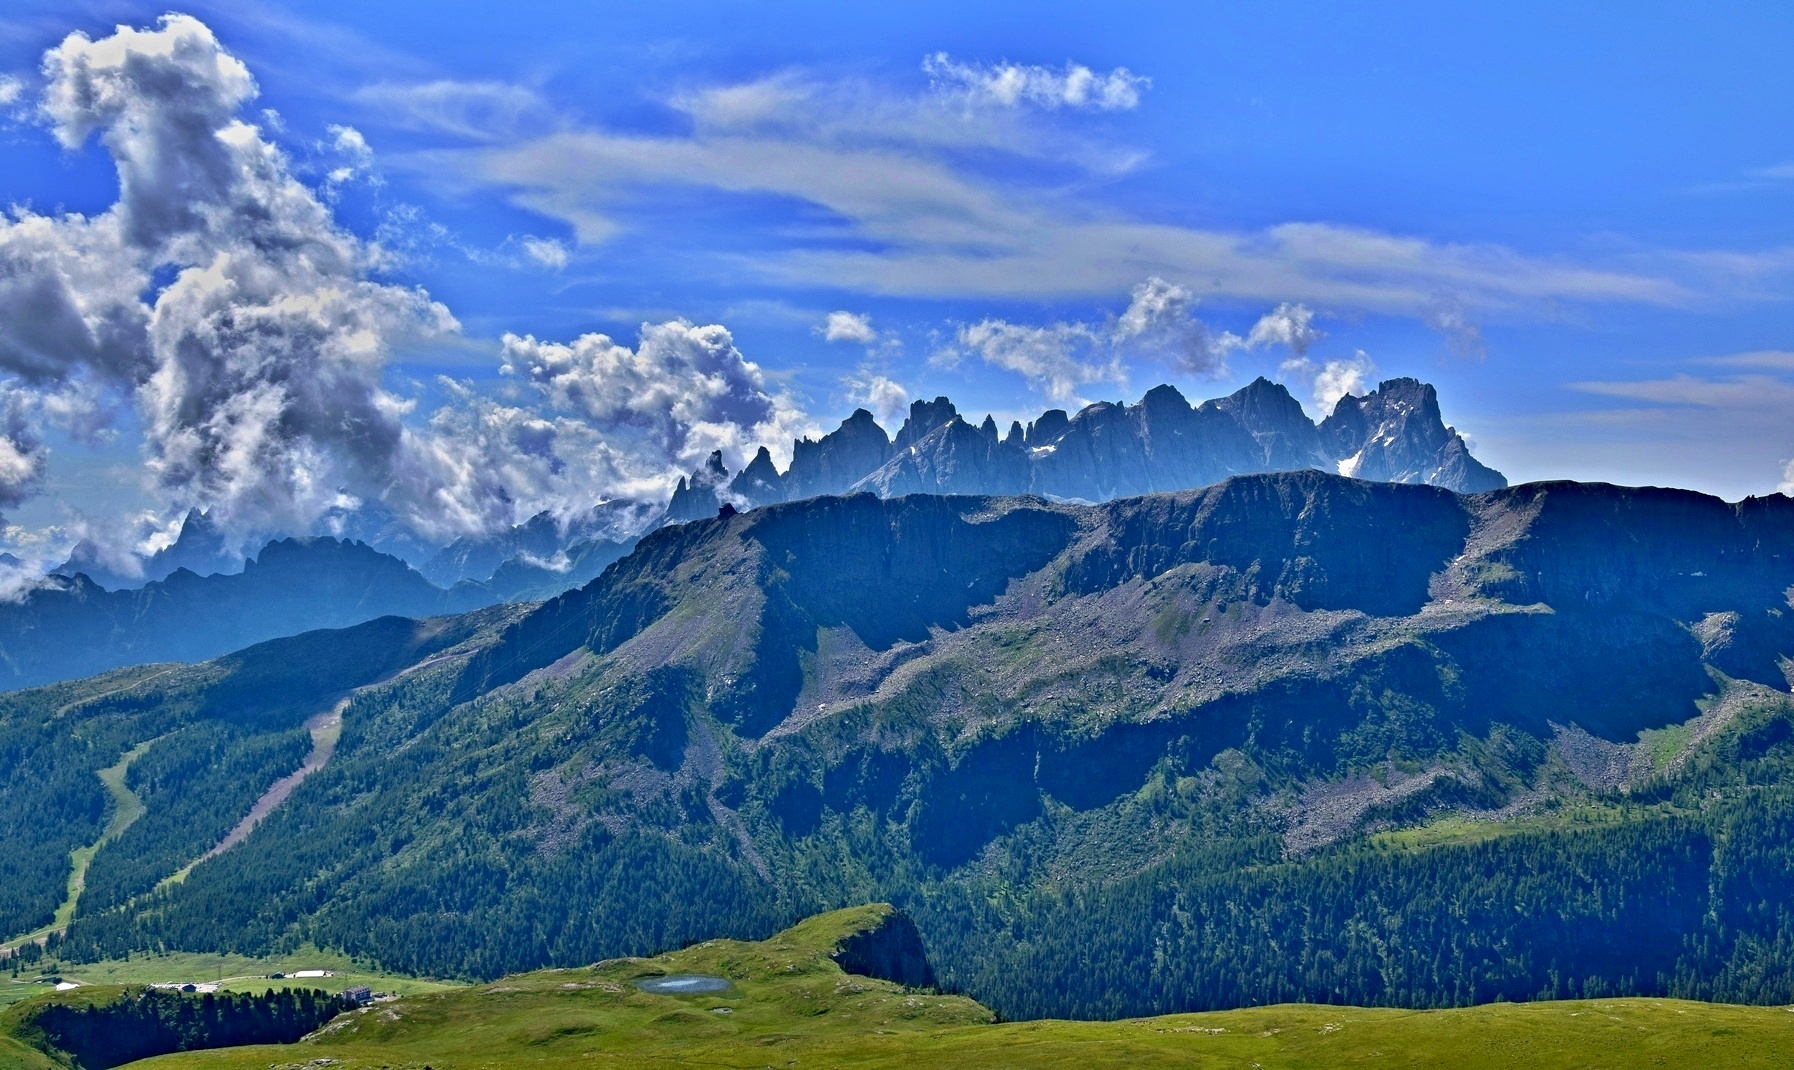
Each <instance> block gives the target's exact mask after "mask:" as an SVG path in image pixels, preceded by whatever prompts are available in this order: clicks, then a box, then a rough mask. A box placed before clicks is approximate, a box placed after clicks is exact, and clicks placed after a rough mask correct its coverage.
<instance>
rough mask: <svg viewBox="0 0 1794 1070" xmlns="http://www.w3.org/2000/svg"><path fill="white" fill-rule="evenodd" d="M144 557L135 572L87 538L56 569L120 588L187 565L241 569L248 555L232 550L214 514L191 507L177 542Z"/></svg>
mask: <svg viewBox="0 0 1794 1070" xmlns="http://www.w3.org/2000/svg"><path fill="white" fill-rule="evenodd" d="M140 561H141V566H142V571H141V572H140V573H137V574H135V575H133V574H132V573H131V572H130V571H129V570H128V569H125V568H115V567H114V566H113V564H112V560H111V559H110V558H109V556H108V555H107V554H105V553H103V552H102V551H101V550H100V548H99V547H98V546H96V545H95V544H94V543H92V542H90V541H88V540H86V539H83V540H82V541H81V542H79V543H77V544H76V545H75V548H74V549H73V550H72V551H71V552H70V553H69V559H68V560H67V561H65V562H63V563H62V564H61V565H59V566H58V567H57V568H56V569H55V572H56V574H57V575H61V576H74V575H75V574H77V573H85V574H86V575H87V577H88V578H89V579H91V580H93V581H94V582H95V583H97V584H99V585H100V587H102V588H104V589H106V590H114V591H116V590H125V589H135V588H138V587H142V586H143V585H144V584H146V583H154V582H155V581H157V580H161V579H166V578H168V577H169V576H171V575H173V574H174V573H176V572H178V571H179V570H181V569H183V568H184V569H186V570H188V571H189V572H192V573H194V574H196V575H200V576H212V575H218V574H226V573H235V572H241V571H242V569H243V561H244V558H243V555H242V554H238V553H232V552H231V551H230V547H229V542H228V539H227V538H226V536H225V532H224V529H223V528H221V527H219V526H218V524H217V522H216V521H214V520H213V519H212V517H211V516H210V514H208V513H204V512H201V511H200V510H199V509H189V510H188V511H187V515H186V516H185V517H184V518H182V520H181V530H180V532H179V533H178V534H176V536H175V540H174V542H172V543H170V544H169V545H167V546H165V547H163V548H162V549H160V550H157V551H156V552H155V553H153V554H150V555H148V556H146V557H143V558H141V559H140Z"/></svg>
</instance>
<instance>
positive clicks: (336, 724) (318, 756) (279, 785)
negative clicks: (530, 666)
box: [156, 654, 464, 889]
mask: <svg viewBox="0 0 1794 1070" xmlns="http://www.w3.org/2000/svg"><path fill="white" fill-rule="evenodd" d="M463 656H464V655H463V654H438V655H436V656H435V657H431V658H425V659H424V660H423V661H420V662H418V663H417V664H416V665H408V666H406V667H405V668H403V669H400V670H399V671H398V672H395V673H392V674H391V675H388V676H384V677H381V678H380V679H378V680H375V681H374V682H373V683H371V684H363V685H362V686H360V687H358V688H356V689H355V690H353V691H351V692H349V694H348V695H346V696H344V697H343V698H342V699H340V700H339V701H338V702H337V703H336V705H334V706H332V707H330V708H329V709H328V710H325V711H324V712H322V713H317V714H313V715H312V717H311V719H310V720H307V721H306V722H305V728H306V731H308V732H310V733H311V753H309V754H307V755H306V756H305V762H304V763H303V764H301V765H300V766H299V768H297V769H295V770H293V771H292V772H291V773H288V774H287V775H286V776H283V777H281V778H280V779H279V780H276V781H275V782H274V783H273V784H272V785H270V786H269V788H268V790H267V791H264V792H263V793H262V797H261V798H259V799H257V800H256V801H255V805H254V806H251V807H250V808H249V813H247V814H245V815H244V817H243V820H241V821H239V822H237V824H236V827H234V828H232V829H231V830H230V831H229V832H227V833H225V836H224V839H222V840H219V841H218V843H217V845H216V846H214V847H213V848H212V849H211V850H209V851H207V852H206V853H205V854H203V855H200V856H199V857H198V858H196V859H194V860H193V861H191V862H189V863H187V864H186V865H185V866H182V867H181V869H180V870H179V872H177V873H175V874H173V875H172V876H169V877H165V878H163V880H162V883H160V884H158V885H156V887H157V888H158V889H161V888H166V887H168V886H169V885H171V884H179V883H181V882H182V881H184V880H186V879H187V874H189V873H191V872H192V871H193V867H194V866H197V865H199V864H200V863H201V862H204V861H206V860H207V859H211V858H216V857H218V856H219V855H221V854H223V853H224V852H226V851H228V850H230V849H231V848H232V847H235V846H236V845H237V844H239V843H242V842H243V841H244V840H246V839H248V838H249V834H250V833H251V832H254V831H255V828H256V826H257V825H260V824H261V823H262V821H263V820H264V819H265V818H267V816H268V815H269V814H271V813H273V812H274V811H275V809H276V808H277V807H279V806H280V804H281V803H284V802H286V801H287V797H288V796H289V795H291V794H293V791H294V789H295V788H297V787H298V786H299V785H300V784H302V783H303V782H304V781H305V778H306V777H309V776H311V775H312V774H313V773H315V772H317V771H318V770H320V769H322V768H324V766H325V765H326V764H327V763H328V762H329V761H330V758H331V756H332V755H333V754H335V753H336V743H337V740H339V739H341V738H342V734H343V711H345V710H347V709H348V708H349V703H351V702H353V701H354V700H355V696H357V695H359V694H361V693H362V692H363V691H369V690H372V689H373V688H376V687H381V686H384V685H386V684H390V683H392V682H393V681H394V680H397V679H398V678H399V677H401V676H407V675H409V674H411V673H414V672H417V671H419V670H421V669H427V668H429V667H430V666H432V665H435V664H437V663H439V662H443V661H448V660H449V659H451V658H457V657H463Z"/></svg>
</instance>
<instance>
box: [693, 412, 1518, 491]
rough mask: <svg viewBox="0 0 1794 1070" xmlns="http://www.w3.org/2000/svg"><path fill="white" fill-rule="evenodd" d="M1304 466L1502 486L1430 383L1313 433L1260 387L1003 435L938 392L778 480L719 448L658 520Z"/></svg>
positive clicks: (1066, 417) (811, 449)
mask: <svg viewBox="0 0 1794 1070" xmlns="http://www.w3.org/2000/svg"><path fill="white" fill-rule="evenodd" d="M1305 469H1319V470H1322V471H1328V472H1337V473H1340V474H1344V475H1351V476H1356V477H1358V478H1360V479H1371V480H1376V481H1379V482H1386V483H1426V484H1430V485H1433V486H1437V487H1444V488H1446V489H1447V490H1454V491H1458V492H1460V493H1466V494H1471V493H1478V492H1481V491H1486V490H1499V489H1501V488H1503V487H1505V486H1507V480H1506V478H1505V477H1503V476H1502V475H1501V473H1499V472H1497V471H1495V470H1494V469H1492V468H1489V467H1488V466H1487V465H1484V464H1483V463H1481V462H1480V461H1478V460H1477V459H1476V458H1474V457H1472V456H1471V455H1470V450H1469V447H1468V446H1467V445H1466V444H1465V442H1464V439H1463V436H1461V435H1459V434H1458V433H1457V432H1456V431H1455V430H1453V429H1452V428H1450V427H1447V426H1446V425H1445V422H1444V420H1443V419H1442V418H1441V416H1440V413H1439V401H1438V396H1437V394H1436V393H1435V391H1434V390H1433V388H1432V387H1431V386H1429V385H1427V384H1425V383H1422V382H1419V381H1418V380H1415V379H1391V380H1388V381H1386V382H1384V383H1383V384H1381V385H1380V386H1379V387H1378V388H1377V389H1376V390H1375V391H1373V392H1372V393H1370V394H1369V395H1367V396H1364V397H1353V396H1347V397H1345V398H1342V399H1341V400H1340V401H1339V403H1338V404H1337V405H1336V406H1335V408H1334V411H1333V414H1332V415H1331V416H1329V417H1327V419H1326V420H1324V421H1322V422H1321V423H1320V424H1319V425H1318V426H1317V425H1316V424H1315V423H1314V422H1313V421H1311V420H1310V419H1309V418H1308V416H1307V414H1306V413H1304V412H1303V411H1302V406H1301V404H1300V403H1299V402H1297V401H1296V399H1295V398H1294V397H1292V396H1291V395H1290V393H1289V390H1288V389H1286V388H1285V387H1284V386H1282V385H1281V384H1278V383H1273V382H1271V381H1270V380H1268V379H1264V378H1259V379H1257V380H1254V381H1253V382H1251V383H1248V384H1247V385H1246V386H1244V387H1242V388H1241V389H1239V390H1237V391H1235V392H1234V393H1232V394H1230V395H1228V396H1227V397H1224V398H1218V399H1216V400H1214V401H1206V402H1203V403H1201V404H1199V405H1194V406H1192V405H1191V404H1190V403H1189V402H1188V401H1187V400H1186V399H1185V398H1184V396H1183V394H1182V393H1180V392H1179V391H1178V390H1177V388H1176V387H1173V386H1169V385H1162V386H1156V387H1154V388H1153V389H1151V390H1149V391H1147V392H1146V396H1145V397H1143V398H1141V399H1140V401H1139V402H1138V403H1136V404H1133V405H1126V404H1114V403H1111V402H1106V401H1103V402H1097V403H1096V404H1094V405H1089V406H1086V407H1085V408H1083V409H1082V410H1080V411H1079V412H1077V413H1076V414H1075V415H1074V414H1070V413H1067V412H1065V411H1064V410H1062V409H1050V410H1048V411H1047V412H1045V413H1042V414H1041V416H1040V417H1039V418H1038V419H1036V420H1035V421H1034V422H1033V423H1031V424H1029V425H1028V426H1027V427H1026V428H1024V427H1023V426H1022V425H1021V424H1019V423H1016V424H1013V425H1011V427H1010V428H1009V431H1008V433H1007V434H1001V435H1000V434H999V433H998V429H997V424H996V421H995V420H994V419H993V418H991V417H989V416H986V417H985V418H984V421H983V422H982V423H981V424H979V425H977V426H973V425H972V424H971V423H970V422H969V421H967V420H966V419H965V418H964V416H962V415H961V414H960V412H959V410H958V408H957V407H956V406H955V405H954V404H953V402H952V401H951V400H950V399H948V398H945V397H937V398H935V399H934V400H933V401H917V402H915V403H914V404H912V405H911V406H910V413H909V418H908V419H907V420H905V421H904V423H903V426H902V427H901V428H899V429H898V431H897V435H896V438H895V439H891V438H888V437H887V436H886V434H885V432H884V429H883V428H881V427H879V426H878V424H877V423H875V422H874V421H873V419H872V414H871V413H869V412H867V411H866V410H865V409H858V410H855V411H854V413H853V415H851V416H849V417H848V418H847V419H846V420H844V421H843V422H842V424H841V426H840V427H839V428H837V429H836V430H834V431H832V432H830V433H829V434H827V435H824V436H822V438H821V439H820V440H818V441H814V442H812V441H810V440H809V439H804V440H802V441H799V442H797V443H794V444H793V448H792V457H791V465H790V467H789V468H787V469H786V470H785V471H784V472H780V471H778V469H777V467H776V466H775V465H774V463H773V460H772V455H771V453H770V451H768V450H766V449H765V448H762V449H761V450H760V452H759V453H758V454H757V455H756V456H755V457H754V459H753V460H752V461H750V462H749V463H748V465H747V466H746V467H745V468H743V469H742V470H741V471H740V472H739V473H736V474H734V475H733V477H731V475H730V473H729V472H728V470H727V468H726V467H725V466H724V465H723V459H722V455H721V453H717V454H714V455H712V456H711V458H710V459H709V461H707V462H706V463H705V465H704V466H703V467H702V468H700V469H698V470H697V471H696V472H693V473H692V475H691V476H690V478H688V479H683V480H681V481H680V483H679V487H678V489H677V490H676V491H675V492H674V495H673V500H672V502H671V503H670V505H669V507H668V509H667V513H666V519H667V520H668V521H669V522H680V523H682V522H685V521H690V520H699V519H703V518H705V517H710V516H714V515H715V514H716V508H717V505H718V504H719V503H720V502H721V501H723V500H725V499H727V500H729V501H732V502H735V503H737V504H743V505H748V506H757V505H770V504H772V503H774V502H783V501H795V500H798V499H802V498H808V497H814V496H816V495H820V494H840V493H845V492H849V491H871V492H872V493H874V494H877V495H878V496H879V497H881V498H893V497H897V496H899V495H904V494H1038V495H1041V496H1043V497H1047V498H1053V499H1057V500H1061V501H1085V502H1102V501H1108V500H1110V499H1114V498H1124V497H1130V496H1133V495H1139V494H1151V493H1157V492H1164V491H1175V490H1188V489H1192V488H1195V487H1203V486H1209V485H1211V484H1214V483H1218V482H1220V481H1222V480H1224V479H1228V478H1230V477H1232V476H1237V475H1255V474H1261V473H1267V472H1289V471H1302V470H1305Z"/></svg>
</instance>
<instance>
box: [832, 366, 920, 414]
mask: <svg viewBox="0 0 1794 1070" xmlns="http://www.w3.org/2000/svg"><path fill="white" fill-rule="evenodd" d="M841 385H843V386H845V387H846V388H847V400H848V401H850V402H852V403H853V404H855V405H861V406H864V407H865V408H866V409H868V410H869V411H870V412H871V413H872V415H873V416H875V417H877V419H878V422H879V423H880V424H881V425H883V426H884V427H896V426H898V425H899V424H901V423H902V422H903V418H904V416H905V415H906V414H907V413H908V412H909V400H910V392H909V390H908V388H906V387H905V386H904V385H903V384H902V383H899V382H897V381H896V380H895V379H892V378H890V377H889V376H887V375H883V374H881V373H879V372H876V371H873V370H872V369H870V368H861V369H859V370H858V371H857V372H854V373H853V374H852V375H849V376H846V377H845V378H843V379H842V380H841Z"/></svg>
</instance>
